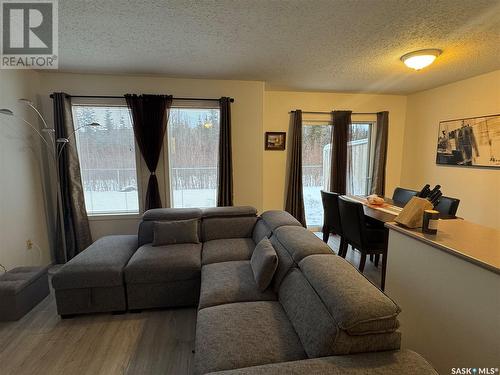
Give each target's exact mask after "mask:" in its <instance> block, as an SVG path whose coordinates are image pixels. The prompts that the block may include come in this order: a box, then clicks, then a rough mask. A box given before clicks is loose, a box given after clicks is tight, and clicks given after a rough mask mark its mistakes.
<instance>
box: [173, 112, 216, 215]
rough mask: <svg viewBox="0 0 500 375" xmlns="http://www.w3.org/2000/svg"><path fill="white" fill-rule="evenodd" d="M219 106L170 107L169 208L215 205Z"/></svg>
mask: <svg viewBox="0 0 500 375" xmlns="http://www.w3.org/2000/svg"><path fill="white" fill-rule="evenodd" d="M219 112H220V111H219V108H193V107H190V108H175V107H174V108H172V109H171V111H170V118H169V121H168V135H167V138H168V142H169V147H168V160H169V175H170V197H171V206H172V207H215V206H216V205H217V162H218V150H219Z"/></svg>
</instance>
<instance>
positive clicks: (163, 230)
mask: <svg viewBox="0 0 500 375" xmlns="http://www.w3.org/2000/svg"><path fill="white" fill-rule="evenodd" d="M179 243H200V239H199V238H198V219H193V220H176V221H155V222H154V224H153V246H164V245H174V244H179Z"/></svg>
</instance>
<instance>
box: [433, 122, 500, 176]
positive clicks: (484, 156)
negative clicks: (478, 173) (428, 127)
mask: <svg viewBox="0 0 500 375" xmlns="http://www.w3.org/2000/svg"><path fill="white" fill-rule="evenodd" d="M436 164H444V165H458V166H466V167H492V168H500V114H499V115H488V116H481V117H470V118H463V119H457V120H447V121H441V122H440V123H439V135H438V140H437V155H436Z"/></svg>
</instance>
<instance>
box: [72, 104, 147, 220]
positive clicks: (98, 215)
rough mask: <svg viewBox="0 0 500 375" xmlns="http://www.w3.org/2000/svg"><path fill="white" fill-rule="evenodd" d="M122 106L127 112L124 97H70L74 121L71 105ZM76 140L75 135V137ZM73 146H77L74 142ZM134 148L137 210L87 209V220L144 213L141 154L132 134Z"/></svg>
mask: <svg viewBox="0 0 500 375" xmlns="http://www.w3.org/2000/svg"><path fill="white" fill-rule="evenodd" d="M82 106H87V107H104V108H106V107H123V108H126V109H127V110H128V112H129V116H130V110H129V109H128V106H127V102H126V101H125V98H123V99H121V98H88V97H85V98H72V99H71V115H72V117H73V122H74V112H73V107H82ZM75 140H76V137H75ZM75 147H78V146H77V144H76V142H75ZM134 149H135V175H136V181H137V199H138V203H139V206H138V212H99V213H90V212H88V211H87V216H88V218H89V221H103V220H127V219H138V218H140V217H141V216H142V214H143V213H144V202H143V201H144V199H143V197H144V195H143V187H142V185H143V184H142V179H141V176H142V155H141V151H140V150H139V145H138V144H137V140H136V139H135V136H134ZM77 152H78V151H77ZM80 173H81V165H80Z"/></svg>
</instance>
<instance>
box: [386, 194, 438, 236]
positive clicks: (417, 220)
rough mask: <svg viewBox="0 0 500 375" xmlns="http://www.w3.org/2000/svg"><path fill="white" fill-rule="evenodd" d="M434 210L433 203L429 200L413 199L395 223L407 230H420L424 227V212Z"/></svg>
mask: <svg viewBox="0 0 500 375" xmlns="http://www.w3.org/2000/svg"><path fill="white" fill-rule="evenodd" d="M433 208H434V207H433V205H432V203H431V202H429V201H428V200H427V199H424V198H419V197H412V198H411V200H410V201H409V202H408V203H407V204H406V205H405V206H404V208H403V210H402V211H401V212H400V213H399V215H398V216H396V218H395V219H394V221H395V222H396V223H398V224H401V225H403V226H405V227H407V228H412V229H414V228H419V227H421V226H422V218H423V217H424V211H425V210H432V209H433Z"/></svg>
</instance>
